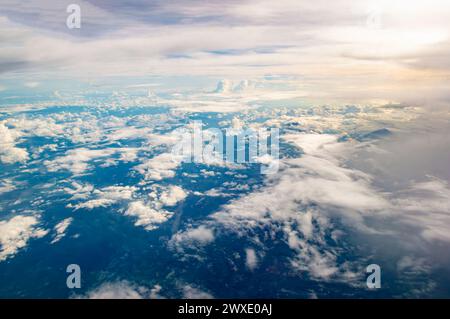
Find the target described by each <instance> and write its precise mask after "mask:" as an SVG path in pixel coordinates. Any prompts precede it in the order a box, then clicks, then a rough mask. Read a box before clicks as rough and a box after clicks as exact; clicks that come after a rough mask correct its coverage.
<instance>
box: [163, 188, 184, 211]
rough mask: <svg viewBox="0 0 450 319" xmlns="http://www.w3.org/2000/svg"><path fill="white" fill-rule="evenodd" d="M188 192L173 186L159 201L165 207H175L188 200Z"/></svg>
mask: <svg viewBox="0 0 450 319" xmlns="http://www.w3.org/2000/svg"><path fill="white" fill-rule="evenodd" d="M186 196H187V194H186V192H185V191H184V190H183V189H182V188H181V187H180V186H175V185H171V186H169V187H168V189H167V190H165V191H164V192H162V193H161V195H160V197H159V200H160V201H161V203H162V204H163V205H164V206H175V205H176V204H177V203H178V202H180V201H182V200H184V199H185V198H186Z"/></svg>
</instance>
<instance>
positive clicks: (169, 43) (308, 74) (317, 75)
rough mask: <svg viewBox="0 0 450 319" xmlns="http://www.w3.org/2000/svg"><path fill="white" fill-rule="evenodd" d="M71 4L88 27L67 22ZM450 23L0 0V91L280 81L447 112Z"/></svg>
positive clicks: (444, 10) (399, 8) (301, 4)
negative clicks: (147, 81) (106, 82)
mask: <svg viewBox="0 0 450 319" xmlns="http://www.w3.org/2000/svg"><path fill="white" fill-rule="evenodd" d="M71 3H76V4H78V5H79V6H80V8H81V28H80V29H69V28H67V26H66V19H67V17H68V15H69V13H67V12H66V8H67V6H68V5H69V4H71ZM449 21H450V3H449V2H448V1H444V0H431V1H417V0H413V1H406V0H405V1H403V0H398V1H369V0H358V1H354V0H337V1H332V2H330V1H324V0H317V1H313V2H311V1H302V0H300V1H299V0H281V1H266V0H259V1H255V0H245V1H234V0H231V1H226V2H224V1H217V0H213V1H207V2H206V1H192V0H178V1H153V0H152V1H150V0H145V1H144V0H139V1H133V2H128V1H127V2H123V1H119V0H111V1H106V0H94V1H74V0H70V1H58V2H55V1H47V0H41V1H37V0H24V1H20V2H18V1H12V0H3V1H1V3H0V28H1V30H2V32H1V34H0V43H1V50H0V74H1V76H0V91H7V90H8V89H12V86H15V85H17V84H16V83H17V81H20V83H22V85H23V86H24V87H25V88H27V89H28V90H32V89H36V88H37V87H38V86H39V83H41V82H42V81H46V80H50V79H63V80H77V81H82V82H86V83H92V82H96V81H97V82H98V81H100V82H101V81H103V79H106V78H114V77H122V78H124V77H131V78H133V77H134V78H137V77H140V78H142V77H159V78H168V77H174V76H176V77H184V78H185V79H190V78H198V77H206V78H214V79H220V78H227V79H228V78H230V79H235V80H242V79H261V78H263V77H267V76H279V77H280V78H282V79H285V81H286V82H287V83H288V84H289V85H290V86H293V87H294V88H295V90H297V91H298V92H299V93H302V94H303V95H304V96H308V97H310V98H311V99H317V100H319V101H330V102H334V101H338V102H346V103H352V102H375V101H382V102H398V103H409V104H421V105H422V104H426V105H430V106H435V105H446V102H447V101H448V98H449V97H450V96H449V93H448V89H447V88H448V85H449V76H450V42H449V30H450V28H449V24H450V22H449ZM11 83H13V84H11Z"/></svg>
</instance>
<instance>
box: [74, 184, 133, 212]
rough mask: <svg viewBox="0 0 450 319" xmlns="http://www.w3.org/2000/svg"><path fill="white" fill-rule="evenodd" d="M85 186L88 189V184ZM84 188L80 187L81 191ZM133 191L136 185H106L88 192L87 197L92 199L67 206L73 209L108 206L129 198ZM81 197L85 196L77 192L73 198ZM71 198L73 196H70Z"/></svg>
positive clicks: (131, 196)
mask: <svg viewBox="0 0 450 319" xmlns="http://www.w3.org/2000/svg"><path fill="white" fill-rule="evenodd" d="M87 187H88V191H90V189H89V186H87ZM85 189H86V188H82V189H81V191H84V190H85ZM72 191H73V190H72ZM75 191H76V190H75ZM135 191H136V187H134V186H108V187H104V188H101V189H94V190H92V191H91V193H90V194H89V197H93V199H90V200H88V201H85V202H81V203H78V204H76V205H71V204H69V205H68V207H73V208H74V209H75V210H78V209H88V210H91V209H94V208H97V207H108V206H111V205H113V204H116V203H118V202H120V201H127V200H131V199H132V198H133V195H134V192H135ZM83 197H85V195H84V194H83V193H81V194H78V196H77V195H75V199H77V198H83ZM72 199H74V198H73V197H72Z"/></svg>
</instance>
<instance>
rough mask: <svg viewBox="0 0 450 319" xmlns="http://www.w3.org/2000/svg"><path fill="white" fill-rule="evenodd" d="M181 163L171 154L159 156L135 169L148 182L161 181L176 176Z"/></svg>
mask: <svg viewBox="0 0 450 319" xmlns="http://www.w3.org/2000/svg"><path fill="white" fill-rule="evenodd" d="M179 165H180V161H179V160H178V159H177V158H176V157H175V156H174V155H173V154H171V153H163V154H160V155H157V156H155V157H153V158H151V159H149V160H147V161H145V162H144V163H142V164H140V165H138V166H136V167H135V169H136V171H137V172H139V173H140V174H142V175H143V176H144V178H145V179H146V180H153V181H160V180H163V179H166V178H171V177H174V176H175V170H176V168H177V167H178V166H179Z"/></svg>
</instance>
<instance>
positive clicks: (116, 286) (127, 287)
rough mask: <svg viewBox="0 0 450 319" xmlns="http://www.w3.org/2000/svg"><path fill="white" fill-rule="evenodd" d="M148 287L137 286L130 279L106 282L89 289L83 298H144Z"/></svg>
mask: <svg viewBox="0 0 450 319" xmlns="http://www.w3.org/2000/svg"><path fill="white" fill-rule="evenodd" d="M146 292H147V289H146V288H143V287H139V286H136V285H134V284H132V283H130V282H128V281H119V282H113V283H104V284H102V285H100V286H99V287H97V288H95V289H93V290H92V291H89V292H88V293H87V294H86V296H83V298H88V299H144V298H145V294H146Z"/></svg>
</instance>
